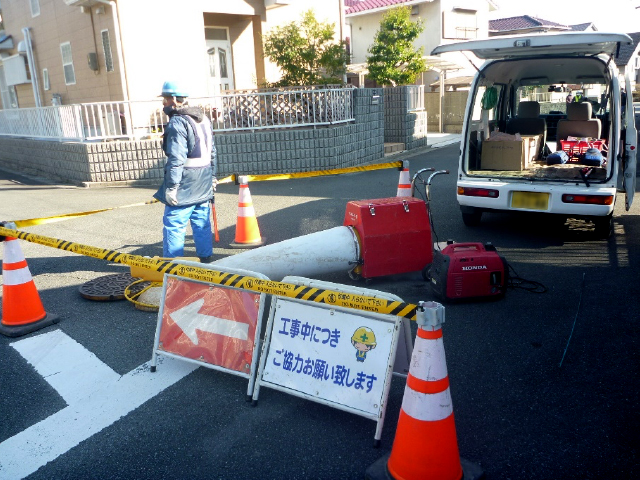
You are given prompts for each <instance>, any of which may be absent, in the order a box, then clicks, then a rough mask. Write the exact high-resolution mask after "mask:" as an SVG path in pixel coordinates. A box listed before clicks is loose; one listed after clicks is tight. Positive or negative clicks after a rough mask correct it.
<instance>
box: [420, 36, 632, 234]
mask: <svg viewBox="0 0 640 480" xmlns="http://www.w3.org/2000/svg"><path fill="white" fill-rule="evenodd" d="M632 43H633V41H632V40H631V38H630V37H629V36H628V35H624V34H614V33H600V32H575V33H560V34H539V35H535V34H534V35H526V36H520V35H519V36H504V37H495V38H489V39H485V40H473V41H467V42H459V43H452V44H447V45H440V46H438V47H437V48H436V49H435V50H433V52H432V55H438V54H442V53H446V52H457V51H470V52H472V53H474V54H475V55H476V56H477V57H478V58H480V59H483V60H485V62H484V64H483V65H482V66H481V67H479V68H478V73H477V74H476V76H475V78H474V80H473V82H472V84H471V90H470V92H469V98H468V101H467V109H466V115H465V120H464V124H463V130H462V141H461V150H460V165H459V168H458V182H457V183H458V195H457V198H458V203H459V204H460V209H461V211H462V219H463V221H464V223H465V224H466V225H469V226H472V225H477V224H478V223H479V222H480V220H481V216H482V213H483V212H485V211H507V210H511V211H513V210H520V211H537V212H546V213H550V214H555V215H557V216H558V218H563V217H577V218H584V219H587V220H590V221H592V222H593V223H594V224H595V228H596V232H597V233H598V234H600V235H602V236H608V235H609V234H610V232H611V226H612V212H613V208H614V204H615V201H616V192H617V191H621V192H622V191H624V192H626V208H627V210H629V208H630V207H631V202H632V201H633V194H634V192H635V186H636V144H637V138H636V128H635V124H634V112H633V99H632V97H631V93H630V92H631V90H630V84H629V77H628V75H626V76H625V78H624V79H621V78H620V74H619V72H618V69H617V68H616V65H615V62H614V58H615V56H616V54H617V52H618V50H619V48H620V45H623V44H632ZM476 68H477V67H476ZM625 92H629V94H626V93H625ZM574 94H575V95H574ZM559 152H564V154H563V153H559Z"/></svg>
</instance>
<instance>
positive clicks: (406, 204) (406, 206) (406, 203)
mask: <svg viewBox="0 0 640 480" xmlns="http://www.w3.org/2000/svg"><path fill="white" fill-rule="evenodd" d="M402 205H403V206H404V211H405V212H408V211H409V203H408V202H407V201H406V200H402Z"/></svg>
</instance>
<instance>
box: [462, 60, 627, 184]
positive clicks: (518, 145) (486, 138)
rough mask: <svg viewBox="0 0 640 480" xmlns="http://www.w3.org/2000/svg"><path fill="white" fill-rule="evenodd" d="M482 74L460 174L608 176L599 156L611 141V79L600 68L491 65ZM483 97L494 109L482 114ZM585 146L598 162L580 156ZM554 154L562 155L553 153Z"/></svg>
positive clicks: (589, 63) (591, 63) (592, 63)
mask: <svg viewBox="0 0 640 480" xmlns="http://www.w3.org/2000/svg"><path fill="white" fill-rule="evenodd" d="M557 70H559V71H557ZM482 73H483V78H482V79H481V81H480V82H479V84H478V88H477V89H476V91H475V95H474V96H473V112H474V115H473V116H472V118H471V119H470V122H469V128H468V129H467V145H468V148H467V149H466V152H467V158H466V162H465V167H466V168H465V170H466V172H467V174H468V175H473V176H480V177H482V176H485V177H486V176H490V177H494V176H495V177H500V178H509V177H512V178H526V179H533V180H535V179H538V180H559V181H567V180H575V181H582V180H583V178H584V176H585V175H588V178H589V180H590V181H592V182H603V181H606V180H607V179H608V178H609V177H610V174H611V171H612V169H611V163H610V162H608V158H607V154H608V147H609V145H610V143H611V141H615V140H614V139H611V140H610V139H609V132H610V115H609V112H610V111H611V96H610V94H609V92H608V89H607V86H608V85H609V84H610V80H611V79H610V77H609V76H608V72H607V67H606V63H605V62H603V61H602V60H601V59H599V58H597V57H596V58H586V59H585V58H572V57H554V59H553V61H552V62H551V63H550V62H549V59H547V58H539V59H529V58H527V59H520V60H517V59H514V60H511V59H510V60H504V61H499V62H493V63H492V64H491V65H489V66H488V67H487V68H486V69H485V70H483V72H482ZM505 76H507V77H508V78H509V80H510V81H509V82H508V83H505ZM551 82H553V83H551ZM587 82H588V83H587ZM509 93H511V94H509ZM505 94H506V95H505ZM491 96H494V98H495V100H494V101H495V106H494V107H493V108H491V109H483V104H484V106H485V107H486V106H490V103H489V102H491V101H492V100H491V98H490V97H491ZM509 100H511V101H512V105H507V103H508V102H509ZM559 126H560V129H559V128H558V127H559ZM590 148H594V149H596V150H598V152H599V155H600V156H601V157H602V158H601V160H592V159H589V158H585V157H586V156H585V153H586V152H587V150H589V149H590ZM560 151H562V152H564V153H565V154H566V157H565V156H562V157H561V158H556V157H560V155H553V154H554V153H555V152H560ZM592 153H593V152H592ZM550 156H551V159H549V157H550ZM596 156H597V155H596Z"/></svg>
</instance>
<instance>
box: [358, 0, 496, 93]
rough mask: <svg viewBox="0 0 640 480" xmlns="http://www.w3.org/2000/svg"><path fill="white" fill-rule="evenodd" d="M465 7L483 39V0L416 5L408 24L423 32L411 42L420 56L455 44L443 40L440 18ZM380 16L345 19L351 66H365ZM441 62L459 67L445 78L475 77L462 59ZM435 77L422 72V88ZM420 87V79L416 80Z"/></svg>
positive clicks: (459, 56)
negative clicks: (420, 51)
mask: <svg viewBox="0 0 640 480" xmlns="http://www.w3.org/2000/svg"><path fill="white" fill-rule="evenodd" d="M460 6H464V7H469V8H473V9H476V10H477V25H478V27H479V30H478V38H485V37H487V32H488V28H489V20H488V14H489V3H488V2H487V1H486V0H435V1H432V2H425V3H420V4H418V15H416V16H412V17H411V18H412V20H413V19H416V18H420V19H421V21H422V23H423V25H424V27H425V28H424V31H423V32H422V33H421V34H420V36H419V37H418V38H417V39H416V41H415V46H416V48H418V47H423V50H424V55H431V51H432V50H433V49H434V48H435V47H437V46H438V45H440V44H441V43H452V42H454V41H456V40H452V39H443V38H442V35H443V32H442V18H443V11H445V10H446V11H451V10H452V9H453V8H454V7H460ZM383 14H384V12H375V13H369V14H364V15H353V16H348V17H347V18H346V21H347V23H348V24H349V25H350V28H351V35H352V36H351V46H352V47H351V52H352V59H351V63H366V58H367V55H368V52H367V50H368V48H369V46H370V45H371V44H372V43H373V41H374V38H375V35H376V33H377V31H378V30H379V29H380V21H381V20H382V17H383ZM442 58H444V59H447V60H449V61H452V62H455V63H458V64H460V65H461V66H463V67H464V68H463V69H462V70H460V71H456V72H449V73H448V74H447V77H448V78H450V77H454V76H456V77H457V76H467V75H473V74H475V72H476V70H475V69H474V68H473V67H472V66H471V65H470V64H469V62H468V60H467V59H466V58H465V57H464V55H462V54H459V53H452V54H446V55H443V57H442ZM438 76H439V74H438V73H437V72H434V71H428V72H425V73H424V74H423V75H422V79H423V80H422V81H424V84H425V85H429V84H430V83H432V82H434V81H436V80H437V78H438ZM419 83H420V77H419ZM427 91H428V89H427Z"/></svg>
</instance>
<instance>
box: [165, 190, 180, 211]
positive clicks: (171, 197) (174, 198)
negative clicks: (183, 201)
mask: <svg viewBox="0 0 640 480" xmlns="http://www.w3.org/2000/svg"><path fill="white" fill-rule="evenodd" d="M164 196H165V198H166V200H167V204H169V205H171V206H172V207H175V206H176V205H178V187H173V188H167V189H166V190H165V192H164Z"/></svg>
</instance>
